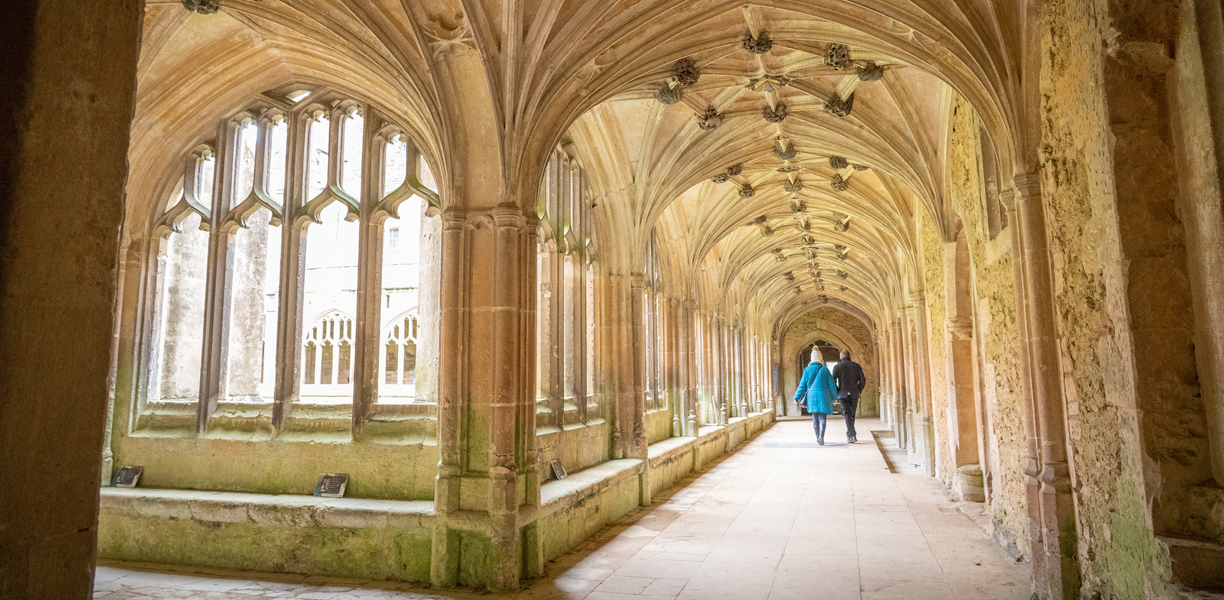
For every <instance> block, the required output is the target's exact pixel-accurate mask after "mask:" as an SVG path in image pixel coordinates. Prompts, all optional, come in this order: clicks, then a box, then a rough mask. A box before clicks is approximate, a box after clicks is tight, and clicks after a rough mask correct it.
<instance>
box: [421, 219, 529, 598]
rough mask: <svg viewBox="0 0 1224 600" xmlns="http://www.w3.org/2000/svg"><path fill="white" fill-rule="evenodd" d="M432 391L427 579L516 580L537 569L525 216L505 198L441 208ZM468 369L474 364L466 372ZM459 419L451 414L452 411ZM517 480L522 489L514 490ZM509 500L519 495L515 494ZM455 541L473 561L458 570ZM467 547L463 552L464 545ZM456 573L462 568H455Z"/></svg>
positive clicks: (503, 585) (506, 583) (499, 585)
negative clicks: (434, 416) (433, 471)
mask: <svg viewBox="0 0 1224 600" xmlns="http://www.w3.org/2000/svg"><path fill="white" fill-rule="evenodd" d="M443 219H444V230H443V241H442V244H443V256H442V261H443V262H442V319H441V321H442V330H443V335H442V340H441V368H442V386H441V387H442V397H441V403H440V406H439V409H438V421H439V423H438V429H439V440H438V444H439V455H440V461H439V472H438V478H437V483H436V488H435V510H436V512H437V517H436V523H437V524H436V526H435V531H434V541H433V556H432V564H431V579H432V581H433V583H434V584H435V585H452V586H453V585H456V584H459V585H486V586H488V587H489V588H491V589H494V590H509V589H514V588H516V587H517V586H518V584H519V580H520V575H521V574H522V573H524V572H525V573H526V574H527V575H529V576H530V575H534V574H538V573H539V572H540V570H541V569H542V564H541V562H542V561H541V554H540V548H539V539H538V535H536V532H535V524H534V523H533V524H530V525H527V526H525V527H524V526H520V524H519V514H520V504H524V505H527V506H536V505H538V504H539V486H540V480H539V471H538V469H537V468H536V465H535V460H536V457H535V435H534V434H535V423H534V417H533V415H534V408H535V401H534V397H533V395H532V394H531V385H530V381H531V379H532V377H531V374H530V373H528V372H527V369H528V368H529V367H530V366H531V365H532V361H531V360H530V359H528V358H525V357H527V356H529V355H530V354H531V353H532V352H533V351H534V345H535V344H534V341H535V338H534V336H533V335H530V332H528V331H526V330H525V328H526V327H528V326H530V325H531V324H532V322H533V320H534V317H533V316H532V313H533V312H534V310H535V306H534V300H535V294H534V289H533V286H532V283H533V280H534V273H535V269H534V268H532V267H534V248H535V247H536V246H535V244H536V229H537V228H536V224H535V222H534V218H530V219H529V218H528V217H526V216H524V215H523V214H522V213H521V212H520V211H519V210H518V209H517V208H516V207H514V206H512V205H501V206H498V207H496V208H493V209H491V210H484V211H479V212H467V213H464V212H462V211H460V210H456V209H449V210H448V211H447V212H446V213H444V215H443ZM469 365H473V366H483V367H482V368H475V369H471V370H470V371H468V369H469V368H470V366H469ZM461 417H462V418H461ZM520 485H521V486H524V490H523V491H522V493H520V491H519V486H520ZM520 499H521V502H520ZM460 532H463V534H462V536H463V537H464V538H466V539H465V541H463V542H462V544H463V545H464V547H465V548H468V549H470V547H471V545H472V544H475V545H477V546H480V547H481V554H482V555H484V556H485V557H487V560H485V561H482V563H483V564H479V565H468V567H467V568H465V569H460V568H459V563H458V554H459V552H460V549H459V545H460V543H461V542H460V537H461V534H460ZM469 552H470V550H469ZM465 574H466V576H465Z"/></svg>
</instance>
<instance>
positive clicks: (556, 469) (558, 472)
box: [550, 460, 569, 479]
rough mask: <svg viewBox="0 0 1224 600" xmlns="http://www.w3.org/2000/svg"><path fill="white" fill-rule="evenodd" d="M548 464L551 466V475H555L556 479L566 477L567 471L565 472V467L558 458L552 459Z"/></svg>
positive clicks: (567, 475)
mask: <svg viewBox="0 0 1224 600" xmlns="http://www.w3.org/2000/svg"><path fill="white" fill-rule="evenodd" d="M550 466H551V467H552V472H553V477H556V478H557V479H565V478H566V477H569V473H566V472H565V467H563V466H562V465H561V461H560V460H554V461H552V463H550Z"/></svg>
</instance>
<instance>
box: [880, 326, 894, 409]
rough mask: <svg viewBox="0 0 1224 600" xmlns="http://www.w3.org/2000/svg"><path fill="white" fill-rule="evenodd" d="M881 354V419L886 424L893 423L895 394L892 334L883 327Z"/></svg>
mask: <svg viewBox="0 0 1224 600" xmlns="http://www.w3.org/2000/svg"><path fill="white" fill-rule="evenodd" d="M879 354H880V420H881V421H884V424H885V425H890V426H891V425H892V402H894V398H895V394H894V389H892V334H891V332H890V331H889V329H887V328H884V327H881V328H880V337H879Z"/></svg>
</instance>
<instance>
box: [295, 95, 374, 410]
mask: <svg viewBox="0 0 1224 600" xmlns="http://www.w3.org/2000/svg"><path fill="white" fill-rule="evenodd" d="M364 121H365V120H364V117H363V115H362V113H361V111H360V109H358V108H357V107H356V106H341V108H340V109H339V110H337V111H335V112H334V113H332V114H331V115H330V117H329V116H328V115H326V114H325V113H324V112H322V109H318V111H317V112H315V113H314V114H312V115H311V123H310V129H309V138H310V146H311V148H312V150H311V154H310V156H311V157H312V158H311V160H312V162H311V163H310V165H309V167H308V177H309V178H310V179H311V180H312V182H313V181H314V179H315V177H316V176H315V175H314V173H315V172H316V171H318V170H322V171H324V172H325V173H326V176H325V177H324V178H323V179H324V185H323V186H322V189H320V190H319V191H318V192H317V193H316V194H315V195H314V196H313V197H308V198H307V199H306V204H305V206H304V208H305V212H306V214H307V215H310V216H311V217H312V218H311V219H310V220H308V221H307V223H306V228H305V230H304V231H303V233H302V237H303V238H304V239H305V244H304V245H305V247H306V253H305V270H304V275H303V279H302V283H301V285H302V288H303V290H304V293H303V308H302V314H304V315H320V314H322V315H326V316H324V317H323V318H322V320H321V321H318V322H316V326H315V327H320V326H321V327H322V330H321V331H320V332H316V331H314V330H311V331H308V332H307V335H304V336H303V344H304V345H305V346H308V345H309V344H310V343H312V342H313V343H315V344H316V345H318V349H317V350H316V352H317V353H318V359H317V363H318V365H319V368H318V369H317V370H316V371H315V373H316V379H315V384H314V385H316V386H324V387H316V388H310V389H308V388H307V387H305V385H307V384H306V381H307V375H308V374H309V373H310V367H309V365H304V367H305V368H303V369H302V383H303V384H304V387H303V388H302V401H303V402H325V403H335V402H349V401H351V400H352V397H353V386H352V377H351V370H350V369H349V365H350V364H351V361H352V341H353V332H352V323H353V322H352V319H351V317H348V316H347V315H355V314H357V268H358V258H357V256H358V247H357V244H358V236H359V235H360V231H361V226H360V224H359V223H357V216H358V209H357V205H358V199H359V198H360V196H361V149H362V145H363V144H362V138H363V128H364ZM324 125H326V129H325V128H324V127H323V126H324ZM317 138H322V141H320V140H319V139H317ZM320 147H326V148H327V152H326V153H325V154H324V153H322V152H320V151H318V148H320ZM317 187H318V186H317V185H315V187H314V188H312V189H315V188H317ZM336 315H346V316H345V317H343V318H341V317H338V316H336ZM337 329H338V330H339V331H337ZM316 333H318V334H322V335H324V336H325V337H321V338H315V339H312V337H311V335H312V334H316Z"/></svg>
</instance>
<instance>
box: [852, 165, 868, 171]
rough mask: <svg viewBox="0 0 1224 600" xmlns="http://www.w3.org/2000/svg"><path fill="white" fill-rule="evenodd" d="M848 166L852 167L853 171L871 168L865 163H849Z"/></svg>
mask: <svg viewBox="0 0 1224 600" xmlns="http://www.w3.org/2000/svg"><path fill="white" fill-rule="evenodd" d="M850 166H851V167H853V168H854V170H855V171H866V170H868V169H870V168H871V167H869V166H867V165H850Z"/></svg>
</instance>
